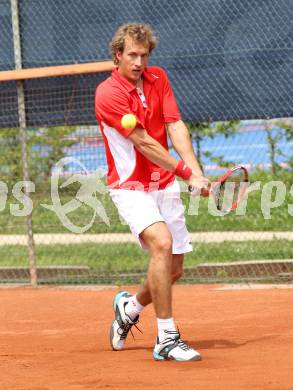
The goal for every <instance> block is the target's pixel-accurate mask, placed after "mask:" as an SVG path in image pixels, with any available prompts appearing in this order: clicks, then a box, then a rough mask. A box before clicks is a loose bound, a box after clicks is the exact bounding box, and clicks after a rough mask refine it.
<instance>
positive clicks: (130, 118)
mask: <svg viewBox="0 0 293 390" xmlns="http://www.w3.org/2000/svg"><path fill="white" fill-rule="evenodd" d="M121 125H122V127H123V128H124V129H134V128H135V126H136V117H135V115H133V114H125V115H123V117H122V119H121Z"/></svg>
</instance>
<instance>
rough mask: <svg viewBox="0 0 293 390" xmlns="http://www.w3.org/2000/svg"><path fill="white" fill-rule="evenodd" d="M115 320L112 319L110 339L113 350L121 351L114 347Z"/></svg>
mask: <svg viewBox="0 0 293 390" xmlns="http://www.w3.org/2000/svg"><path fill="white" fill-rule="evenodd" d="M114 322H115V320H113V321H112V324H111V327H110V335H109V339H110V344H111V347H112V349H113V351H119V349H116V348H114V345H113V337H114V331H113V328H114Z"/></svg>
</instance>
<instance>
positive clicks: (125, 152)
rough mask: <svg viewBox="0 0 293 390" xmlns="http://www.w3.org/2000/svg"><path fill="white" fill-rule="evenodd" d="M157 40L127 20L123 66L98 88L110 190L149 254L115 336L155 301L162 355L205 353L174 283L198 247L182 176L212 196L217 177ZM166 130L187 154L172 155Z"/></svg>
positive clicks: (119, 311)
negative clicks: (183, 314)
mask: <svg viewBox="0 0 293 390" xmlns="http://www.w3.org/2000/svg"><path fill="white" fill-rule="evenodd" d="M155 47H156V38H155V36H154V33H153V31H152V29H151V27H150V26H149V25H145V24H127V25H123V26H121V27H120V28H119V29H118V30H117V31H116V33H115V35H114V37H113V39H112V43H111V48H112V54H113V58H114V63H115V64H116V66H117V68H116V69H114V71H113V72H112V75H111V76H110V77H109V78H108V79H107V80H105V81H104V82H102V83H101V84H100V85H99V86H98V88H97V90H96V98H95V111H96V117H97V120H98V122H99V125H100V127H101V131H102V134H103V137H104V142H105V148H106V155H107V161H108V186H109V191H110V195H111V198H112V200H113V202H114V203H115V205H116V207H117V209H118V211H119V214H120V215H121V216H122V217H123V219H124V220H125V221H126V222H127V223H128V225H129V227H130V229H131V231H132V233H133V234H134V235H135V236H136V237H137V239H138V240H139V242H140V244H141V246H142V247H143V248H145V249H147V250H148V251H149V253H150V262H149V268H148V274H147V280H146V282H145V283H144V284H143V285H142V286H141V288H140V290H139V291H138V292H137V294H136V295H131V294H129V293H128V292H127V291H122V292H119V293H118V294H117V295H116V296H115V299H114V312H115V320H114V321H113V323H112V325H111V329H110V342H111V346H112V348H113V350H122V349H123V348H124V344H125V340H126V337H127V335H128V333H129V331H130V329H131V327H132V326H133V325H136V324H137V322H138V319H139V315H140V313H141V312H142V310H143V309H144V307H145V306H146V305H148V304H150V303H151V302H152V303H153V305H154V309H155V313H156V316H157V324H158V337H157V341H156V344H155V347H154V351H153V356H154V358H155V360H177V361H190V360H200V358H201V356H200V354H199V352H197V351H195V350H194V349H193V348H191V347H190V346H188V345H187V344H186V343H185V342H184V341H182V340H181V338H180V334H179V331H178V329H177V327H176V325H175V322H174V319H173V317H172V299H171V290H172V284H173V283H174V282H175V281H176V280H178V279H179V278H180V276H181V274H182V268H183V258H184V253H187V252H190V251H191V250H192V246H191V244H190V238H189V235H188V232H187V229H186V226H185V219H184V213H183V212H184V209H183V205H182V203H181V199H180V188H179V184H178V182H177V181H176V176H179V177H180V178H182V179H183V180H185V181H186V183H187V184H188V185H190V186H192V187H193V188H194V194H195V195H199V194H200V193H201V194H203V195H208V188H209V184H210V183H209V181H208V180H207V179H206V178H204V177H203V175H202V172H201V169H200V167H199V164H198V162H197V160H196V157H195V155H194V151H193V148H192V143H191V140H190V136H189V132H188V130H187V128H186V126H185V125H184V123H183V122H182V121H181V117H180V113H179V110H178V107H177V103H176V100H175V97H174V95H173V92H172V89H171V86H170V83H169V80H168V77H167V75H166V73H165V72H164V70H163V69H161V68H159V67H147V62H148V59H149V56H150V54H151V52H152V50H153V49H154V48H155ZM125 114H134V115H135V117H136V120H137V124H136V127H135V128H134V129H125V128H123V127H122V125H121V118H122V117H123V116H124V115H125ZM167 133H168V134H169V137H170V139H171V142H172V144H173V146H174V148H175V150H176V151H177V153H178V154H179V155H180V157H181V159H182V160H180V161H177V160H176V159H175V158H173V157H172V156H171V155H170V154H169V152H168V143H167Z"/></svg>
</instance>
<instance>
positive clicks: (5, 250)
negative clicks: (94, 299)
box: [0, 0, 293, 283]
mask: <svg viewBox="0 0 293 390" xmlns="http://www.w3.org/2000/svg"><path fill="white" fill-rule="evenodd" d="M13 3H14V6H15V5H17V3H18V11H19V27H20V36H19V38H20V43H21V58H22V61H21V65H22V67H24V68H29V67H35V66H48V65H58V64H70V63H76V62H78V63H82V62H88V61H97V60H104V59H108V58H109V54H108V43H109V41H110V39H111V36H112V34H113V32H114V31H115V29H116V28H117V27H118V25H120V24H122V23H124V22H129V21H142V22H149V23H151V24H152V25H153V26H154V28H155V30H156V32H157V35H158V36H159V39H160V44H159V46H158V48H157V49H155V51H154V54H153V56H152V59H151V64H155V65H160V66H164V67H165V68H166V70H167V72H168V74H169V76H170V79H171V82H172V86H173V88H174V91H175V94H176V97H177V99H178V103H179V106H180V110H181V112H182V114H183V119H184V120H185V121H186V123H187V125H188V127H189V129H190V132H191V135H192V138H193V145H194V149H195V151H196V154H197V156H198V159H199V160H200V162H201V164H202V166H203V168H204V170H205V173H206V174H207V175H209V176H210V177H211V178H213V177H216V176H218V175H220V174H221V173H222V172H223V171H224V169H225V167H227V166H229V165H231V164H233V165H234V164H245V165H246V166H247V167H248V168H249V170H250V173H251V181H252V187H251V188H253V189H254V191H252V192H250V193H249V197H248V202H247V207H246V212H245V213H243V212H241V210H239V212H236V213H231V214H229V215H225V216H214V215H212V214H211V213H210V211H209V204H208V200H204V199H196V198H190V197H189V196H188V194H187V193H185V192H184V191H183V193H182V198H183V201H184V204H185V207H186V213H185V214H186V219H187V225H188V228H189V231H190V233H191V237H192V240H193V242H194V251H193V252H192V253H191V254H188V255H187V256H186V271H185V276H184V279H183V280H184V281H188V282H189V281H199V282H205V281H239V280H242V281H247V280H250V281H251V280H253V281H277V282H281V281H291V280H292V274H293V271H292V268H293V265H292V264H293V261H292V259H293V249H292V234H293V231H292V216H293V210H292V205H291V202H292V184H293V180H292V148H293V140H292V119H290V118H287V119H284V120H280V119H278V120H271V121H270V120H267V121H265V120H252V121H245V120H244V119H245V118H250V119H252V118H254V119H256V118H268V117H270V118H280V117H290V116H292V115H293V114H292V107H293V104H292V103H293V101H292V96H293V93H292V87H293V86H292V79H293V78H292V29H290V26H291V25H292V23H291V20H292V12H293V6H292V2H289V1H285V0H282V1H254V0H252V1H235V0H234V1H222V2H221V1H220V2H215V1H201V0H199V1H197V2H194V1H180V2H176V3H175V2H165V1H160V2H159V1H143V2H141V1H140V2H138V1H133V2H130V3H128V2H121V3H120V2H118V3H119V4H118V3H117V1H116V2H115V3H114V2H112V1H109V2H107V3H106V2H102V1H95V2H93V1H82V2H81V1H76V0H75V1H66V2H63V1H59V0H56V1H54V2H52V1H48V0H46V1H43V0H42V1H38V0H33V1H32V0H26V1H21V0H19V1H18V2H17V1H12V2H10V1H6V0H0V16H1V20H2V23H1V24H0V35H1V41H0V50H1V59H0V69H1V70H8V69H14V68H15V66H16V65H17V64H16V63H15V60H14V55H15V52H14V49H13V47H14V44H13V29H12V23H11V15H12V13H11V4H13ZM174 26H176V27H174ZM14 36H15V34H14ZM2 37H3V40H2ZM14 38H15V37H14ZM2 52H3V55H2ZM107 76H108V73H100V74H95V75H79V76H64V77H51V78H39V79H26V80H24V81H23V82H22V84H21V85H22V87H23V92H24V93H23V98H24V107H23V108H24V110H23V112H22V111H21V110H20V106H19V97H20V91H19V88H18V86H19V84H17V82H15V81H5V82H1V84H0V87H1V88H0V127H1V129H0V149H1V154H0V159H1V164H0V192H1V199H0V209H1V213H0V219H1V233H0V251H1V256H0V259H1V260H0V280H1V281H2V282H15V281H17V282H19V281H23V282H27V281H29V280H30V277H31V275H30V273H29V267H28V264H29V253H30V261H31V260H32V259H31V251H32V250H34V255H35V257H36V260H37V268H38V281H39V283H57V282H59V283H96V282H99V283H112V282H115V283H126V282H140V281H141V280H142V279H143V278H144V277H145V273H146V269H147V264H148V256H147V253H145V252H143V251H142V250H141V249H140V248H139V246H138V245H137V243H136V242H135V240H134V238H133V237H132V236H131V235H130V233H129V229H128V227H127V226H126V225H125V224H124V222H123V221H121V220H120V218H119V216H118V215H117V212H116V209H115V208H114V206H113V204H112V202H111V200H110V197H109V196H108V192H107V188H106V186H105V172H106V169H107V167H106V159H105V151H104V145H103V142H102V138H101V134H100V130H99V128H98V126H97V124H96V121H95V116H94V110H93V100H94V91H95V88H96V86H97V85H98V84H99V83H100V82H101V81H102V80H104V79H105V78H106V77H107ZM21 113H22V114H25V133H26V148H27V151H28V161H27V163H28V168H29V172H30V180H31V181H32V183H31V184H30V185H29V186H28V187H27V188H26V191H27V192H28V193H29V195H30V199H28V198H27V197H26V196H25V194H24V187H23V185H22V183H21V181H22V180H23V169H22V168H23V163H22V162H21V160H22V158H23V153H22V147H21V137H20V135H21V131H23V130H24V129H23V128H21V130H20V129H19V127H20V119H21V118H20V116H21ZM213 119H215V120H217V121H218V120H228V119H233V121H229V122H225V124H224V125H219V124H218V123H213V122H212V120H213ZM238 119H242V121H241V122H239V121H238ZM171 153H172V154H173V155H174V156H176V153H175V152H174V151H173V150H172V148H171ZM290 191H291V192H290ZM31 212H32V221H33V232H34V236H33V240H34V245H33V247H32V246H30V252H29V251H28V238H27V217H28V216H29V215H30V213H31ZM241 213H242V214H241Z"/></svg>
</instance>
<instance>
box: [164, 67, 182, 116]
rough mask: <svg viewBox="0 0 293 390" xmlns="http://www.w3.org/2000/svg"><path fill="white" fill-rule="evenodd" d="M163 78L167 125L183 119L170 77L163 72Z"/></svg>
mask: <svg viewBox="0 0 293 390" xmlns="http://www.w3.org/2000/svg"><path fill="white" fill-rule="evenodd" d="M162 77H163V99H162V101H163V116H164V120H165V123H171V122H176V121H179V120H180V119H181V115H180V112H179V109H178V105H177V102H176V98H175V96H174V93H173V90H172V87H171V85H170V82H169V79H168V76H167V75H166V73H165V72H164V71H163V70H162Z"/></svg>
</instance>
